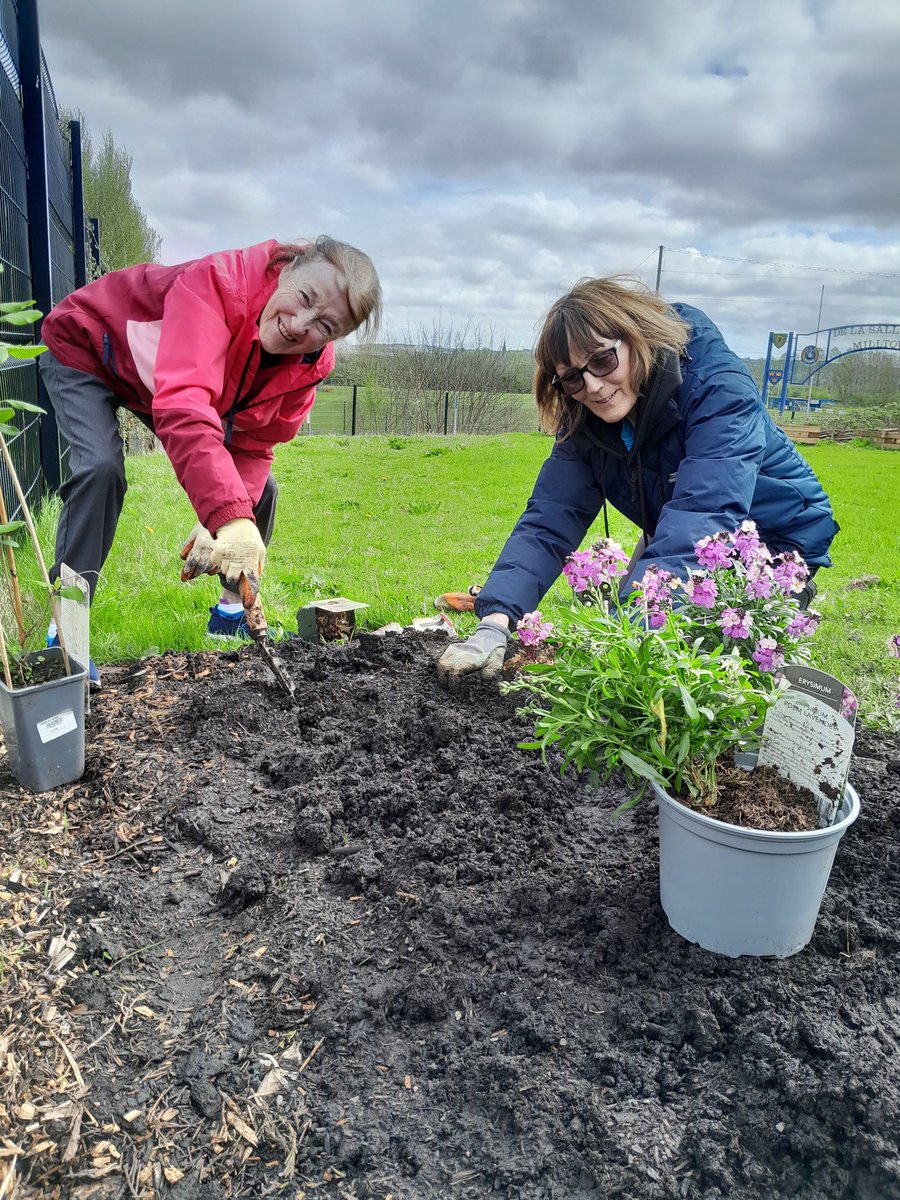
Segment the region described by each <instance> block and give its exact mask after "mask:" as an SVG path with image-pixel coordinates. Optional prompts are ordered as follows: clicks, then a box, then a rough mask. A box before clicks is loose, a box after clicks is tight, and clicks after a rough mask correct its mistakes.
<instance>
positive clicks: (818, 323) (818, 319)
mask: <svg viewBox="0 0 900 1200" xmlns="http://www.w3.org/2000/svg"><path fill="white" fill-rule="evenodd" d="M824 299H825V284H824V283H823V284H822V292H821V294H820V296H819V315H818V316H817V317H816V336H815V337H814V338H813V345H814V346H815V348H816V349H817V350H818V348H819V330H820V329H821V327H822V302H823V301H824ZM811 400H812V372H810V376H809V387H808V389H807V392H806V415H807V416H809V404H810V401H811Z"/></svg>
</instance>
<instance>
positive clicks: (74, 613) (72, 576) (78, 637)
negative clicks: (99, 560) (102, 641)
mask: <svg viewBox="0 0 900 1200" xmlns="http://www.w3.org/2000/svg"><path fill="white" fill-rule="evenodd" d="M59 580H60V583H61V584H62V586H63V587H66V588H68V587H77V588H80V589H81V591H82V593H83V595H84V599H83V600H67V599H66V598H65V597H63V598H62V599H61V600H60V602H59V615H60V621H61V623H62V632H63V638H64V639H65V643H66V650H67V651H68V652H69V654H71V655H72V657H73V658H74V659H75V661H76V662H77V663H80V664H81V666H83V667H86V666H87V665H88V659H89V658H90V656H91V606H90V604H89V603H88V596H90V594H91V593H90V589H89V587H88V582H87V580H86V579H84V578H83V577H82V576H81V575H79V574H78V573H77V572H75V571H73V570H72V568H71V567H67V566H66V564H65V563H60V566H59Z"/></svg>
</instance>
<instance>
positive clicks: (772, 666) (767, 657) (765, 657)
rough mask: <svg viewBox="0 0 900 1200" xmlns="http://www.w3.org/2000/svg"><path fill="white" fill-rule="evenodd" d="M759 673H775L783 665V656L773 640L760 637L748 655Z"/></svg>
mask: <svg viewBox="0 0 900 1200" xmlns="http://www.w3.org/2000/svg"><path fill="white" fill-rule="evenodd" d="M750 657H751V658H752V659H753V661H754V662H755V663H756V664H757V666H758V667H759V669H760V670H761V671H777V670H778V668H779V667H780V666H782V665H783V663H784V654H783V653H782V652H781V650H779V649H778V643H777V642H776V641H775V639H774V638H770V637H761V638H760V639H759V641H758V642H757V643H756V649H755V650H754V651H753V653H752V654H751V655H750Z"/></svg>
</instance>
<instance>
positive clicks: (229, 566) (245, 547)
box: [209, 517, 266, 596]
mask: <svg viewBox="0 0 900 1200" xmlns="http://www.w3.org/2000/svg"><path fill="white" fill-rule="evenodd" d="M209 562H210V566H211V567H213V568H214V570H216V571H218V573H219V574H220V575H221V576H222V578H223V580H224V581H225V584H226V586H227V587H229V588H231V590H232V591H234V592H236V591H238V589H239V586H240V580H241V576H242V575H243V576H244V577H245V579H246V580H247V582H248V583H249V584H250V587H251V589H252V592H253V595H254V596H255V595H256V593H257V592H258V591H259V577H260V575H262V573H263V567H264V566H265V565H266V547H265V543H264V542H263V540H262V538H261V537H260V536H259V530H258V529H257V528H256V524H255V523H254V522H253V521H251V520H250V519H249V517H236V518H235V519H234V520H233V521H227V522H226V523H225V524H224V525H223V526H222V527H221V528H220V529H217V530H216V536H215V538H214V539H213V548H212V550H211V552H210V555H209Z"/></svg>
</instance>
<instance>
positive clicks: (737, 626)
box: [719, 608, 753, 640]
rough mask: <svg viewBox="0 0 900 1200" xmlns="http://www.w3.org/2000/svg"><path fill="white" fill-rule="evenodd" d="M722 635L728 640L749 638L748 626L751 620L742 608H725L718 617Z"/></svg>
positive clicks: (751, 622)
mask: <svg viewBox="0 0 900 1200" xmlns="http://www.w3.org/2000/svg"><path fill="white" fill-rule="evenodd" d="M719 624H720V625H721V626H722V631H723V633H724V634H725V635H726V636H727V637H730V638H734V639H735V640H737V639H738V638H746V637H749V636H750V626H751V625H752V624H753V618H752V617H751V616H750V614H749V613H748V612H747V611H746V609H743V608H726V609H725V611H724V612H723V613H722V615H721V617H719Z"/></svg>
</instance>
